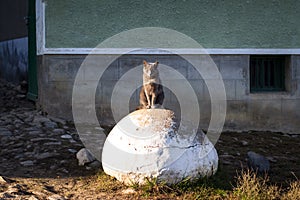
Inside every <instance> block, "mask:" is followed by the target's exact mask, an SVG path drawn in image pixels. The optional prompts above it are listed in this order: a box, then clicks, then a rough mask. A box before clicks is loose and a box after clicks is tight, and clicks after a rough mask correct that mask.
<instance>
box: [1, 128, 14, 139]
mask: <svg viewBox="0 0 300 200" xmlns="http://www.w3.org/2000/svg"><path fill="white" fill-rule="evenodd" d="M0 135H1V136H4V137H10V136H12V132H11V131H9V130H5V131H0Z"/></svg>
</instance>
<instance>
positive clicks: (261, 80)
mask: <svg viewBox="0 0 300 200" xmlns="http://www.w3.org/2000/svg"><path fill="white" fill-rule="evenodd" d="M285 68H286V56H282V55H266V56H265V55H261V56H260V55H259V56H258V55H254V56H250V92H266V91H285Z"/></svg>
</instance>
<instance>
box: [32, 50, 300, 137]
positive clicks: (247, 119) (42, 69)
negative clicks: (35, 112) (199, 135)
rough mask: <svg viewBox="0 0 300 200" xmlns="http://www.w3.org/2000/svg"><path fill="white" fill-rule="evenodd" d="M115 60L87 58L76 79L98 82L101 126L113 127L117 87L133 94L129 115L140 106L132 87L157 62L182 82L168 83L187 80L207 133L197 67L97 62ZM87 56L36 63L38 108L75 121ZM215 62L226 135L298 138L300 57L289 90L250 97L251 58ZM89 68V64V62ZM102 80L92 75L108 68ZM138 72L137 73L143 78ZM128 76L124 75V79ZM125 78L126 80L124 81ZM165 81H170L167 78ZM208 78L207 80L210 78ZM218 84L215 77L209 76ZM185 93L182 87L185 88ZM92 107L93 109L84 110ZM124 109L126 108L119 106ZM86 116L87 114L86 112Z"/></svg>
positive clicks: (173, 61)
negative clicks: (75, 95)
mask: <svg viewBox="0 0 300 200" xmlns="http://www.w3.org/2000/svg"><path fill="white" fill-rule="evenodd" d="M110 57H111V56H107V55H94V58H95V59H91V60H90V59H89V62H90V63H89V64H88V65H89V68H88V69H86V70H84V71H83V73H82V74H80V75H79V76H78V78H79V79H81V81H82V85H81V86H82V87H84V88H86V89H87V90H88V89H91V88H90V87H91V85H90V84H89V83H95V81H96V82H97V85H98V86H97V89H96V96H95V104H96V113H97V116H98V120H99V121H100V124H102V125H112V124H115V123H116V122H115V121H114V118H113V117H112V111H111V99H112V93H113V89H114V88H115V86H116V84H119V85H121V86H122V87H123V86H124V89H123V90H122V92H121V93H122V94H120V95H119V97H120V98H122V97H124V99H126V97H128V95H131V98H130V101H129V102H130V103H129V105H128V106H127V104H126V102H124V103H125V104H126V105H125V107H126V106H127V107H128V108H129V110H134V109H135V108H136V106H138V92H139V89H137V90H136V91H135V92H133V93H129V92H130V88H127V87H126V86H128V85H130V84H131V85H135V87H136V88H138V87H139V86H140V83H141V82H140V81H141V80H142V71H141V69H142V66H141V65H142V61H143V60H144V59H145V60H148V61H150V62H151V61H155V60H158V61H159V62H160V64H161V65H167V66H169V67H172V68H173V69H176V70H177V71H178V72H179V73H180V74H181V75H182V78H176V79H174V78H172V77H170V79H168V78H164V80H163V81H166V82H168V81H169V83H171V84H173V85H174V86H176V87H177V86H178V87H179V88H180V87H181V85H182V84H183V83H184V82H186V81H188V82H189V83H190V84H191V86H192V87H193V90H194V91H195V93H196V95H197V99H198V103H199V105H200V125H201V127H202V128H203V129H207V127H208V124H209V121H210V117H211V102H210V95H209V92H208V89H207V86H206V84H205V80H204V79H203V77H201V75H199V73H197V71H196V70H195V68H193V66H192V65H191V64H190V63H189V62H188V61H187V60H185V59H182V58H181V57H180V56H176V55H123V56H120V57H119V58H117V59H116V60H114V61H113V62H112V63H111V64H110V65H109V66H108V67H107V66H105V65H102V64H101V63H99V62H98V61H99V60H98V59H99V58H100V60H101V59H104V60H105V59H109V58H110ZM187 57H188V60H189V61H190V60H193V61H194V62H205V60H206V57H205V56H203V55H189V56H187ZM85 58H86V55H43V56H40V57H39V58H38V65H39V66H38V79H39V104H40V106H41V108H42V109H43V111H45V112H46V113H48V114H49V115H52V116H55V117H61V118H65V119H69V120H72V119H73V116H72V90H73V85H74V80H75V78H76V74H77V72H78V70H79V68H80V66H81V65H82V63H84V59H85ZM211 58H212V59H213V61H214V63H215V64H216V66H217V68H218V70H219V71H220V73H221V75H222V78H223V81H224V85H225V89H226V95H227V114H226V122H225V127H224V130H234V131H248V130H267V131H278V132H287V133H300V123H299V121H300V56H299V55H293V56H291V57H290V59H291V60H290V61H291V62H290V66H289V67H288V68H289V69H287V75H286V76H287V77H288V78H287V81H288V83H287V84H286V85H287V91H286V92H271V93H270V92H268V93H250V86H249V58H250V56H249V55H211ZM85 64H87V63H85ZM139 65H140V67H139V68H138V70H140V71H139V73H140V75H138V77H136V75H135V74H134V75H133V77H130V73H129V76H128V77H129V78H128V77H127V79H124V76H125V75H126V73H127V72H129V70H131V69H133V68H134V67H136V66H139ZM106 67H107V69H106V70H105V72H104V73H103V76H102V77H101V78H100V80H99V82H98V81H97V78H95V77H96V76H93V75H94V74H93V73H94V72H97V71H98V70H100V69H103V68H106ZM139 73H138V74H139ZM123 75H124V76H123ZM122 77H123V79H122ZM164 77H168V75H165V76H164ZM206 78H207V77H206ZM208 79H209V81H214V77H208ZM183 89H184V88H183ZM164 91H165V102H164V106H165V107H166V108H169V109H172V110H174V111H175V113H176V115H178V116H180V112H181V111H180V103H179V101H178V99H177V98H176V94H174V93H173V91H171V90H169V89H168V88H165V89H164ZM82 106H85V107H87V108H88V107H89V105H84V103H83V105H82ZM121 106H123V105H121ZM87 112H88V109H87ZM83 114H84V113H83ZM191 114H192V113H191Z"/></svg>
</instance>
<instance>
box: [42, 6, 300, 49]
mask: <svg viewBox="0 0 300 200" xmlns="http://www.w3.org/2000/svg"><path fill="white" fill-rule="evenodd" d="M45 2H46V47H48V48H51V47H53V48H69V47H73V48H76V47H80V48H89V47H95V46H96V45H97V44H99V43H100V42H102V41H103V40H105V39H106V38H108V37H111V36H113V35H115V34H117V33H120V32H122V31H125V30H129V29H133V28H139V27H153V26H154V27H164V28H170V29H174V30H177V31H180V32H182V33H184V34H186V35H188V36H190V37H192V38H193V39H195V40H196V41H198V42H199V43H200V44H201V45H202V46H203V47H205V48H299V47H300V1H299V0H106V1H104V0H45Z"/></svg>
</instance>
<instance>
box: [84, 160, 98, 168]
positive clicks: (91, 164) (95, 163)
mask: <svg viewBox="0 0 300 200" xmlns="http://www.w3.org/2000/svg"><path fill="white" fill-rule="evenodd" d="M87 166H88V167H90V168H92V169H99V168H100V167H101V162H99V161H98V160H95V161H93V162H91V163H89V164H88V165H87Z"/></svg>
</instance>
